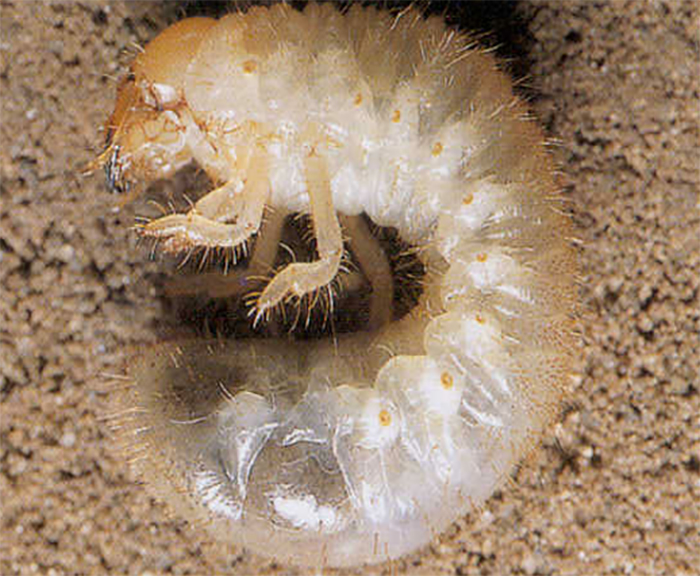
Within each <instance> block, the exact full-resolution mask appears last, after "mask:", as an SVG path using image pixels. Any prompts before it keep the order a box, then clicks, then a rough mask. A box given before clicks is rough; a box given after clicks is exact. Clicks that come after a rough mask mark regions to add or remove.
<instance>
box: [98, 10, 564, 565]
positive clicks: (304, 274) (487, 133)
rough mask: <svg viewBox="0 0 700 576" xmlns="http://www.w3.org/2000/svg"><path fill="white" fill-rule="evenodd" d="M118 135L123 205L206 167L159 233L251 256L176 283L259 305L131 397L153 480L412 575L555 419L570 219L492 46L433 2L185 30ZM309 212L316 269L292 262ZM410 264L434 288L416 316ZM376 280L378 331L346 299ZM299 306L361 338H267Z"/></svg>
mask: <svg viewBox="0 0 700 576" xmlns="http://www.w3.org/2000/svg"><path fill="white" fill-rule="evenodd" d="M107 128H108V141H107V147H106V149H105V151H104V153H103V154H102V155H101V156H100V158H99V159H98V163H100V164H102V165H104V167H105V170H106V172H107V177H108V183H109V186H110V187H111V188H112V189H113V190H116V191H122V190H129V191H130V193H131V194H132V195H133V194H134V189H135V188H134V186H133V185H134V184H135V183H136V181H137V180H138V179H140V180H141V181H142V182H149V181H152V180H155V179H160V178H165V177H169V176H171V175H173V174H174V173H175V172H176V171H178V170H179V169H180V168H181V167H183V166H184V165H185V164H188V163H190V162H192V161H194V162H195V163H196V164H197V165H198V166H199V167H201V168H202V169H203V170H204V171H205V172H206V174H207V175H208V176H209V178H210V179H211V181H212V182H213V184H214V188H213V190H211V191H210V192H208V193H207V194H205V195H204V196H203V197H201V198H200V199H199V200H197V201H196V202H195V203H194V204H193V205H192V206H191V208H190V209H189V211H188V212H186V213H183V214H178V213H175V214H168V215H165V216H163V217H161V218H158V219H154V220H152V221H149V222H147V223H146V224H144V225H143V226H141V227H140V228H139V234H141V235H142V236H144V237H147V238H155V239H156V240H157V241H158V243H159V246H160V247H161V248H162V249H163V250H164V251H165V252H169V253H174V254H186V255H189V254H190V253H192V252H194V251H203V252H204V253H206V254H209V253H210V251H211V252H216V251H218V252H219V253H224V252H227V253H229V254H234V255H235V254H239V253H240V251H241V250H242V248H243V247H246V246H247V247H249V248H250V249H251V250H250V254H249V256H248V258H247V262H246V264H245V265H244V266H243V267H241V268H233V269H231V270H226V271H225V273H224V272H217V271H208V272H206V273H202V274H200V275H199V276H197V275H195V276H194V277H189V278H185V279H184V280H182V279H179V280H178V281H177V282H176V285H177V290H179V291H188V290H189V291H191V292H203V293H205V294H208V295H209V296H212V297H216V298H231V299H235V298H239V299H240V298H247V300H245V302H246V303H247V304H246V306H247V308H246V310H247V313H245V314H243V317H242V318H241V320H242V322H244V323H247V324H248V325H249V326H250V327H251V330H250V331H251V333H253V336H246V337H241V336H240V335H239V336H235V335H234V337H232V338H228V339H219V340H206V339H200V340H197V339H191V340H187V341H184V342H178V343H162V344H160V345H158V346H156V347H155V348H154V349H153V350H150V351H144V352H143V353H141V354H139V355H138V356H137V357H135V358H133V359H130V361H129V364H130V367H129V376H128V379H129V383H128V385H127V386H126V387H124V389H123V390H121V391H120V392H119V394H118V403H119V405H120V406H121V407H122V418H121V419H120V420H119V426H118V429H119V436H120V438H121V439H123V440H124V441H125V442H126V443H127V444H128V445H129V447H130V448H131V450H132V451H133V452H134V453H135V454H136V455H137V456H138V457H137V458H135V459H134V460H135V464H134V465H135V466H136V468H137V469H138V471H139V473H140V474H141V476H142V478H143V479H144V480H146V481H147V483H148V485H149V486H150V487H151V488H152V489H153V490H154V491H155V493H156V494H158V495H159V496H160V497H161V498H163V499H164V500H166V501H167V502H169V503H170V504H171V505H172V506H173V507H174V508H175V509H176V510H177V511H178V512H179V513H180V514H181V515H182V516H183V517H185V518H188V519H189V520H191V521H193V522H197V523H201V524H202V526H204V527H205V528H206V529H207V530H209V531H210V532H211V534H212V535H214V536H215V537H217V538H219V539H222V540H224V541H227V542H231V543H234V544H237V545H243V546H246V547H249V548H250V549H252V550H253V551H255V552H257V553H259V554H262V555H267V556H273V557H275V558H276V559H277V560H279V561H283V562H289V563H292V564H301V565H311V566H345V565H355V564H361V563H371V562H380V561H383V560H386V559H391V558H397V557H399V556H401V555H403V554H406V553H407V552H409V551H412V550H414V549H416V548H418V547H420V546H422V545H425V544H426V543H428V542H430V541H431V540H432V539H433V538H434V537H435V536H436V535H437V534H439V533H440V532H441V531H443V530H444V529H445V528H446V527H447V526H449V524H450V523H452V522H453V521H454V520H455V519H456V518H457V517H459V516H460V515H463V514H465V513H466V512H467V511H469V510H471V509H473V508H474V506H476V505H478V504H479V503H481V502H483V501H484V500H485V499H486V498H488V497H489V495H490V494H491V493H492V492H493V491H494V490H495V489H496V488H497V487H498V486H499V485H501V484H502V482H503V481H504V479H505V478H506V477H507V476H508V474H509V472H510V471H511V470H512V468H513V467H514V465H515V464H516V463H517V462H518V461H519V460H521V458H522V457H523V456H524V455H525V454H526V453H527V452H528V451H529V450H531V449H532V448H533V447H534V446H535V444H536V442H537V440H538V438H539V436H540V435H541V434H542V431H543V429H544V428H545V426H546V425H547V424H549V423H551V422H552V420H553V419H554V418H555V417H556V415H557V412H558V410H559V408H560V405H561V402H562V400H563V398H564V397H565V395H566V393H567V389H568V384H569V380H570V377H571V372H572V364H573V356H574V348H575V343H576V336H575V330H574V326H575V318H574V316H575V312H576V301H577V289H576V280H575V276H576V255H575V251H574V249H573V247H572V245H571V242H570V237H571V224H570V219H569V217H568V216H567V214H566V212H565V210H563V203H562V200H561V197H560V194H559V191H558V189H557V186H556V184H555V182H554V176H553V175H554V172H555V166H554V163H553V160H552V158H551V156H550V154H549V153H548V151H547V149H546V146H545V139H544V136H543V134H542V131H541V130H540V128H538V126H537V125H536V123H535V122H534V121H533V119H532V118H531V116H530V115H529V113H528V110H527V107H526V106H525V104H524V103H523V102H522V100H520V99H519V98H518V97H517V96H516V95H515V94H514V92H513V88H512V83H511V81H510V80H509V78H508V77H507V76H506V74H504V73H503V72H502V71H501V70H500V69H499V66H498V64H497V62H496V60H495V58H494V57H493V56H492V55H491V54H490V53H489V52H487V51H485V50H484V49H482V48H480V47H479V46H478V45H477V44H476V43H475V42H474V40H473V38H471V37H470V36H468V35H465V34H463V33H460V32H457V31H455V30H453V29H451V28H449V27H448V26H447V25H446V24H445V23H444V21H443V20H442V19H441V18H438V17H425V16H424V15H423V14H421V13H420V11H419V10H417V9H416V8H414V7H411V8H408V9H405V10H401V11H400V12H390V11H382V10H376V9H374V8H366V7H361V6H358V5H354V6H351V7H350V8H349V9H347V10H345V11H340V10H338V9H337V7H336V6H334V5H333V4H313V3H311V4H309V5H307V7H306V8H305V9H304V10H303V11H298V10H295V9H293V8H292V7H290V6H289V5H287V4H277V5H274V6H271V7H255V8H250V9H248V10H247V11H246V12H236V13H232V14H229V15H227V16H225V17H224V18H221V19H219V20H213V19H209V18H190V19H186V20H183V21H180V22H178V23H177V24H175V25H173V26H172V27H170V28H168V29H167V30H165V31H164V32H162V33H161V34H160V35H159V36H157V37H156V38H155V39H154V40H152V41H151V42H150V43H149V44H148V45H147V46H146V47H145V49H144V50H143V52H142V53H140V54H139V55H138V56H137V57H136V59H135V60H134V62H133V64H132V66H131V69H130V72H129V74H128V75H126V76H125V77H124V79H123V80H122V82H121V84H120V87H119V92H118V97H117V102H116V106H115V110H114V112H113V114H112V116H111V118H110V120H109V122H108V125H107ZM299 214H301V215H303V216H304V217H305V218H308V219H309V222H310V225H311V232H312V234H311V235H312V237H313V238H312V240H313V241H312V242H310V243H306V244H307V252H306V254H307V255H309V258H308V259H307V260H306V261H299V260H298V259H296V260H294V261H291V260H289V259H288V260H287V261H285V262H283V264H282V265H281V266H280V265H278V266H277V268H275V264H276V262H278V261H279V255H280V252H284V251H285V250H281V249H280V245H284V242H283V240H284V238H285V234H288V232H285V230H286V229H288V228H289V226H290V217H289V215H299ZM292 221H294V220H293V219H292ZM381 230H385V231H386V230H388V231H391V233H393V234H394V238H395V244H396V243H398V244H399V245H401V246H403V247H402V248H400V249H393V251H392V249H388V250H387V248H386V242H383V241H382V240H381V239H380V237H381V235H382V233H381ZM299 243H300V244H303V243H304V242H299ZM406 245H408V246H410V250H408V249H406ZM287 251H289V250H287ZM407 251H408V252H410V254H411V255H412V258H414V260H415V261H416V262H417V263H418V264H419V265H420V268H421V274H419V275H417V276H416V277H417V279H416V280H415V281H414V282H415V283H416V284H418V285H419V286H420V290H419V294H418V295H417V296H416V297H415V302H414V303H413V304H415V305H414V306H413V307H412V308H411V309H410V310H404V311H402V312H401V313H399V312H397V306H398V305H397V302H396V300H397V298H396V293H397V285H398V284H400V282H401V280H400V279H398V277H400V276H401V270H400V269H401V267H400V266H397V265H396V261H397V259H398V258H399V256H400V254H399V252H400V253H401V254H404V253H406V252H407ZM266 274H267V275H269V278H267V279H266V280H265V281H262V282H261V283H260V282H259V283H258V284H259V285H260V286H259V287H260V289H259V290H257V289H253V287H254V286H256V285H257V284H256V282H255V281H254V280H255V278H257V277H259V276H261V275H262V276H265V275H266ZM358 286H359V287H360V289H361V290H364V293H365V294H366V297H365V298H364V299H363V300H362V302H364V304H363V309H362V310H361V311H358V310H357V308H356V307H353V306H350V305H349V304H347V302H345V301H344V300H343V294H345V293H352V292H353V290H355V289H356V288H357V287H358ZM323 295H325V296H323ZM319 302H323V303H324V304H319ZM300 303H305V305H306V307H307V309H308V310H314V309H317V308H319V307H321V308H324V307H325V308H324V310H325V312H324V314H325V316H324V318H325V319H326V320H327V317H328V316H329V315H331V316H333V317H336V318H345V319H346V320H347V319H348V318H349V319H350V320H354V319H356V318H357V319H358V320H357V321H356V322H354V326H355V328H354V330H353V331H350V332H348V333H343V334H336V333H335V332H333V331H332V330H331V331H327V332H326V333H325V337H315V338H294V337H293V336H294V333H292V335H288V334H282V335H281V336H279V335H278V336H274V332H275V330H268V331H267V332H265V328H266V327H268V328H269V326H271V325H273V324H274V323H275V322H277V321H278V320H276V318H279V316H280V315H281V314H283V313H284V312H285V311H286V310H288V309H289V308H290V307H292V308H293V307H294V306H295V305H296V306H297V307H298V306H300ZM343 306H348V307H347V308H344V307H343ZM324 314H322V316H323V315H324ZM326 323H327V322H326ZM326 323H322V324H323V325H325V324H326ZM346 324H348V322H346ZM349 324H351V325H352V324H353V322H349ZM295 326H296V324H295ZM256 330H257V331H258V332H259V334H262V336H260V337H255V333H256ZM260 331H261V332H260Z"/></svg>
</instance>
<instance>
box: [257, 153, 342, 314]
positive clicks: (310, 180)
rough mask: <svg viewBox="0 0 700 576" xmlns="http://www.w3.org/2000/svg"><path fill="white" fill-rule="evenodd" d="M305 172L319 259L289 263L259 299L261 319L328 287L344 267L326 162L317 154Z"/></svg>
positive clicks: (340, 237)
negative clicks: (285, 303)
mask: <svg viewBox="0 0 700 576" xmlns="http://www.w3.org/2000/svg"><path fill="white" fill-rule="evenodd" d="M304 169H305V176H306V186H307V190H308V194H309V203H310V209H311V220H312V222H313V230H314V235H315V236H316V246H317V250H318V255H319V259H318V260H317V261H316V262H304V263H294V264H289V265H288V266H287V267H286V268H285V269H284V270H282V271H281V272H279V273H278V274H277V275H276V276H275V277H274V278H273V279H272V281H271V282H270V283H269V284H268V285H267V287H266V288H265V290H263V293H262V294H261V295H260V298H259V299H258V302H257V305H256V308H257V310H256V317H257V318H259V317H260V316H261V315H262V314H264V313H265V312H266V311H268V310H269V309H270V308H272V307H274V306H275V305H277V304H279V303H280V302H282V301H283V300H284V299H285V298H286V297H288V296H290V295H294V296H297V297H301V296H304V295H305V294H309V293H311V292H313V291H314V290H317V289H319V288H321V287H323V286H326V285H327V284H328V283H330V282H331V281H332V280H333V278H334V277H335V275H336V274H337V273H338V269H339V267H340V262H341V259H342V257H343V236H342V234H341V231H340V224H339V223H338V217H337V215H336V213H335V209H334V207H333V197H332V194H331V185H330V180H329V177H328V170H327V168H326V162H325V159H324V158H323V157H321V156H319V155H318V154H317V153H316V152H315V151H314V152H312V153H311V155H310V156H308V157H307V158H306V160H305V163H304Z"/></svg>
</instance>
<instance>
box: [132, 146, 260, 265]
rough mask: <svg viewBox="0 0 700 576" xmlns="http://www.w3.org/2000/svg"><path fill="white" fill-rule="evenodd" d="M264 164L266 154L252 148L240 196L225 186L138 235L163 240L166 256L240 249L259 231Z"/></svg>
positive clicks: (155, 221)
mask: <svg viewBox="0 0 700 576" xmlns="http://www.w3.org/2000/svg"><path fill="white" fill-rule="evenodd" d="M268 162H269V160H268V155H267V152H266V151H265V150H264V149H263V148H260V147H256V148H255V150H254V151H253V152H252V154H251V158H250V162H249V163H248V170H247V172H246V182H245V185H244V187H243V190H242V192H240V193H238V194H236V192H235V189H234V187H235V185H236V184H235V183H233V182H228V183H226V184H224V185H223V186H221V187H220V188H217V189H216V190H212V191H211V192H209V194H207V195H206V196H204V197H203V198H201V199H200V200H199V201H198V202H197V203H196V204H195V205H194V207H193V208H192V209H191V210H190V211H189V212H188V213H187V214H172V215H169V216H163V217H162V218H158V219H157V220H153V221H152V222H150V223H148V224H147V225H145V226H144V227H143V228H142V229H141V230H140V234H141V235H142V236H146V237H150V238H158V239H162V240H164V242H163V244H162V247H163V249H164V250H166V251H168V252H181V251H184V250H190V249H193V248H235V247H236V246H239V245H241V244H242V243H243V242H245V241H246V240H247V239H248V238H250V237H251V236H252V235H253V234H255V233H256V232H257V231H258V230H259V229H260V223H261V221H262V215H263V211H264V209H265V203H266V202H267V199H268V197H269V192H270V183H269V180H268ZM233 220H235V222H234V223H232V224H229V223H227V222H229V221H233Z"/></svg>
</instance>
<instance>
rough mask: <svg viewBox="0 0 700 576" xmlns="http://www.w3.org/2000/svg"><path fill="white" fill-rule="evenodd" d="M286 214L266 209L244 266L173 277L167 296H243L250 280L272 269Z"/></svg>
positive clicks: (167, 285) (167, 286)
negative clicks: (226, 270)
mask: <svg viewBox="0 0 700 576" xmlns="http://www.w3.org/2000/svg"><path fill="white" fill-rule="evenodd" d="M285 217H286V214H285V212H283V211H282V210H268V213H267V215H266V216H265V219H264V221H263V223H262V225H261V227H260V231H259V233H258V238H257V240H256V242H255V247H254V248H253V252H252V254H251V255H250V260H249V261H248V265H247V266H246V267H240V268H239V267H236V268H234V269H233V270H231V271H230V272H228V273H226V274H222V273H221V272H206V273H198V274H193V275H187V276H184V277H183V276H181V277H178V278H173V279H172V280H170V281H169V282H168V283H167V284H166V288H165V291H166V293H167V294H168V295H170V296H187V295H195V294H206V295H207V296H209V297H210V298H235V297H240V296H243V295H244V294H246V293H247V292H249V291H250V288H251V280H254V279H255V277H262V276H264V275H266V274H269V273H270V271H271V270H272V267H273V265H274V263H275V258H276V256H277V252H278V250H279V243H280V239H281V237H282V228H283V227H284V219H285Z"/></svg>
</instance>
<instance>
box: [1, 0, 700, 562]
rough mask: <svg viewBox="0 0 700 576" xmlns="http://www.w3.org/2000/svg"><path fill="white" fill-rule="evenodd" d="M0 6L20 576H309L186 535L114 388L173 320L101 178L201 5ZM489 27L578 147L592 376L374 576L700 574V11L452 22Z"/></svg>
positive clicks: (574, 159) (675, 4)
mask: <svg viewBox="0 0 700 576" xmlns="http://www.w3.org/2000/svg"><path fill="white" fill-rule="evenodd" d="M186 8H187V11H188V13H190V14H191V13H194V12H197V11H198V10H202V9H204V10H213V8H212V7H208V8H207V7H203V6H202V5H201V4H188V5H187V7H186ZM0 9H1V12H0V26H1V28H0V29H1V37H0V101H1V104H2V107H1V111H2V117H1V118H0V138H1V141H0V170H1V181H0V506H1V509H0V512H1V519H0V534H1V536H0V574H2V575H9V574H33V573H40V574H107V573H109V574H122V573H124V574H127V573H128V574H160V573H176V574H211V573H217V574H224V573H226V574H240V575H244V574H298V573H301V572H298V571H295V570H293V569H289V568H287V567H284V566H278V565H275V564H274V563H271V562H269V561H264V560H260V559H258V558H255V557H253V556H251V555H250V554H248V553H245V552H241V551H237V550H230V549H226V548H224V547H222V546H219V545H215V544H212V543H211V542H209V541H208V540H207V538H206V537H205V536H204V535H203V534H201V533H198V532H196V531H194V530H192V529H191V528H189V527H188V526H187V525H185V524H183V523H182V522H180V521H179V520H177V519H171V518H170V517H169V515H168V513H167V511H166V510H165V509H164V507H163V506H162V505H160V504H159V503H157V502H154V501H153V500H152V499H151V498H150V497H149V495H148V494H147V492H146V491H145V490H144V489H143V487H141V486H139V485H137V484H136V483H135V482H134V479H133V477H132V475H131V473H130V472H129V470H128V468H127V465H126V462H125V461H124V460H123V458H122V457H121V455H120V454H119V453H118V452H117V451H116V450H115V448H114V444H113V442H112V440H111V438H110V437H109V434H108V430H107V424H106V423H105V421H104V419H103V416H104V414H105V401H106V394H107V393H106V391H105V387H104V385H103V378H101V377H100V376H99V375H100V374H103V373H118V372H119V371H120V370H121V362H122V354H123V353H124V351H125V350H126V349H127V348H128V347H129V346H133V345H137V344H145V343H147V342H151V341H155V340H156V339H157V338H158V334H159V332H160V331H161V330H162V329H163V326H164V324H167V320H164V319H163V318H164V314H165V312H166V309H167V303H165V302H164V301H163V300H162V299H159V298H158V297H157V294H156V291H155V288H154V287H153V284H152V282H151V281H150V280H149V275H151V274H153V273H154V272H155V271H156V270H157V268H158V264H157V263H152V262H148V260H147V253H146V252H144V250H143V249H142V248H136V247H135V246H134V238H133V235H132V234H131V233H130V232H129V227H130V226H131V224H132V223H133V216H134V209H133V208H131V207H129V208H126V209H124V210H122V211H121V212H117V211H115V210H114V207H115V199H114V197H112V196H110V195H109V194H108V193H107V191H106V189H105V185H104V182H103V179H102V177H101V175H99V174H98V175H95V176H92V177H88V178H82V177H81V176H80V171H81V169H82V167H83V166H84V164H85V163H86V162H87V161H88V160H89V159H90V158H91V157H92V156H93V155H94V154H95V153H96V151H97V150H98V148H99V146H100V144H101V135H100V133H99V132H98V129H99V127H100V126H101V124H102V123H103V122H104V120H105V118H106V116H107V114H108V112H109V111H110V110H111V106H112V102H113V98H114V90H115V85H114V82H113V81H112V80H110V79H109V78H107V77H106V75H118V74H119V72H120V71H121V70H123V64H124V63H125V62H127V61H128V60H129V56H128V55H127V54H124V52H123V49H124V48H129V46H130V45H131V43H132V42H137V43H139V44H143V43H144V42H145V41H146V40H148V39H149V38H151V37H152V36H154V35H155V34H156V33H157V31H159V30H161V29H163V28H164V27H165V26H166V25H167V24H169V23H171V22H173V21H175V20H177V19H178V18H179V17H180V16H181V14H182V13H183V8H182V5H179V6H178V5H176V4H173V3H169V4H163V3H147V4H144V3H107V2H82V3H73V2H65V3H56V4H46V3H33V2H20V1H15V2H13V1H6V0H2V1H1V2H0ZM472 11H473V12H474V19H475V20H476V24H477V26H480V27H482V28H489V27H493V28H495V30H496V34H495V36H494V38H495V40H496V41H497V42H501V43H503V44H504V46H503V47H502V48H501V51H502V53H504V54H505V55H506V56H509V57H512V58H514V60H513V64H512V66H513V68H514V69H515V70H516V71H517V73H518V74H521V75H522V74H528V75H529V78H528V85H529V87H528V91H529V92H530V94H531V95H532V96H534V107H535V111H536V113H537V114H538V115H539V116H540V118H541V119H542V121H543V122H544V124H545V125H546V127H547V129H548V131H549V132H550V134H551V135H552V136H553V137H555V138H557V139H558V140H559V142H560V146H559V147H558V149H557V153H558V154H559V157H560V160H561V161H562V164H563V169H564V172H565V174H566V181H567V188H566V195H567V197H569V198H570V200H571V203H572V206H573V211H574V216H575V220H576V223H577V226H578V234H579V236H580V238H581V254H582V266H583V275H584V281H583V283H582V299H583V302H584V316H583V318H582V325H583V333H584V337H583V342H582V346H581V353H580V354H581V362H582V377H581V380H580V383H579V384H578V386H577V388H576V390H575V394H574V396H573V398H572V400H571V404H570V406H569V408H568V409H567V411H566V413H565V415H564V416H563V419H562V422H561V424H560V425H558V426H556V427H555V428H553V429H552V430H551V435H550V437H549V439H548V440H547V442H546V444H545V446H544V448H543V449H542V450H541V451H540V452H539V453H538V454H537V455H536V456H535V457H534V458H533V459H532V461H531V462H530V463H529V464H528V465H527V466H526V467H524V468H523V469H522V470H521V471H520V472H519V473H518V475H517V477H516V482H515V483H514V485H513V486H512V487H509V488H507V489H505V490H503V491H501V492H499V493H498V494H497V495H496V496H495V497H494V498H492V499H491V500H490V502H489V503H488V505H487V506H486V509H485V513H484V514H483V515H481V516H478V515H474V516H470V517H467V518H464V519H462V520H460V521H459V522H457V523H456V524H455V525H454V527H453V528H452V529H450V530H449V531H448V533H447V534H445V535H444V536H443V537H442V538H441V539H440V540H439V541H437V542H435V543H434V544H433V545H431V546H430V547H428V548H427V549H426V550H424V551H423V552H422V553H420V554H416V555H414V556H412V557H409V558H408V559H406V560H404V561H401V562H397V563H395V565H394V566H393V567H387V566H383V567H378V568H373V569H371V570H367V571H366V573H372V574H374V573H389V572H390V571H391V570H393V572H392V573H396V574H423V575H427V574H460V575H462V574H528V575H530V574H581V575H595V574H635V575H636V574H640V575H641V574H674V575H678V576H680V575H683V574H685V575H691V574H700V569H699V568H698V566H700V535H699V533H698V530H699V528H698V527H699V526H700V511H699V509H700V417H699V414H700V394H699V393H698V392H699V390H700V337H699V331H700V297H699V290H700V246H699V244H700V240H698V238H700V201H699V197H698V194H699V188H698V182H699V181H700V176H699V168H698V167H699V166H700V152H699V150H700V146H699V144H700V142H699V132H698V130H699V120H700V80H699V77H700V74H699V70H698V62H700V50H699V40H700V4H698V3H697V2H692V1H688V2H683V1H681V0H678V1H668V2H660V1H659V2H652V1H650V2H612V3H610V2H602V3H592V2H560V1H552V2H541V3H536V4H530V3H527V4H519V5H500V4H498V5H491V6H486V7H484V6H480V7H472V8H469V7H465V6H456V5H453V6H451V7H449V8H448V15H449V16H450V17H451V18H452V19H453V20H454V21H460V22H461V21H465V20H466V19H468V17H469V14H470V13H471V12H472ZM493 18H498V20H492V19H493ZM356 573H361V571H357V572H356Z"/></svg>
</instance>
